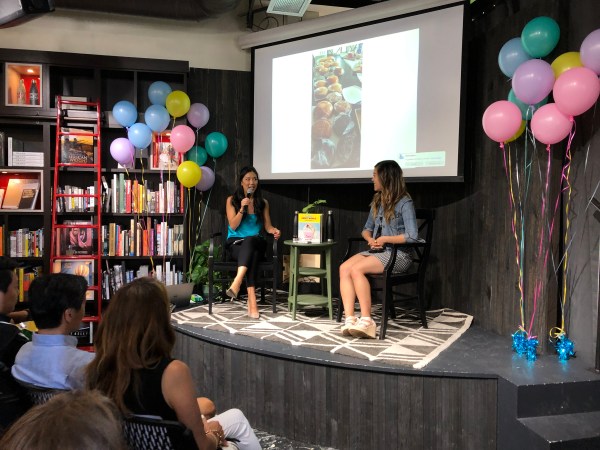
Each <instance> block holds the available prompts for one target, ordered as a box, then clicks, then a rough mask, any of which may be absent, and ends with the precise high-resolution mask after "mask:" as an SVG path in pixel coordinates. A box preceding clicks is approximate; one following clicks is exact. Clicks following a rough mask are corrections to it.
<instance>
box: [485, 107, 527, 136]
mask: <svg viewBox="0 0 600 450" xmlns="http://www.w3.org/2000/svg"><path fill="white" fill-rule="evenodd" d="M482 124H483V131H485V134H487V135H488V137H489V138H490V139H492V140H493V141H496V142H504V141H507V140H508V139H510V138H511V137H513V136H514V135H515V133H516V132H517V131H518V130H519V127H520V126H521V110H520V109H519V107H518V106H517V105H515V104H514V103H513V102H509V101H507V100H500V101H497V102H494V103H492V104H491V105H490V106H488V108H487V109H486V110H485V112H484V113H483V119H482Z"/></svg>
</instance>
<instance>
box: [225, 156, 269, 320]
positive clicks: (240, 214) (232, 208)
mask: <svg viewBox="0 0 600 450" xmlns="http://www.w3.org/2000/svg"><path fill="white" fill-rule="evenodd" d="M225 209H226V213H227V221H228V225H229V226H228V229H227V240H226V241H225V249H226V250H227V251H229V252H230V253H231V256H232V258H233V259H235V260H236V261H237V262H238V270H237V274H236V276H235V278H234V280H233V282H232V283H231V286H229V289H227V295H228V296H229V297H231V298H237V296H238V293H239V291H240V288H241V286H242V281H243V280H244V276H245V277H246V287H247V289H248V316H249V317H250V318H252V319H258V318H259V313H258V306H257V304H256V289H255V283H256V279H257V277H258V262H259V261H260V259H261V258H262V257H263V255H264V253H265V250H266V248H267V243H266V241H265V239H264V232H265V231H266V232H267V233H269V234H272V235H273V236H274V237H275V239H279V236H280V235H281V232H280V231H279V230H278V229H277V228H275V227H274V226H273V225H272V224H271V216H270V214H269V202H267V200H265V199H264V198H263V196H262V192H261V189H260V184H259V182H258V172H257V171H256V169H255V168H254V167H244V168H242V170H241V171H240V175H239V178H238V186H237V187H236V190H235V192H234V193H233V195H231V196H229V197H227V203H226V206H225Z"/></svg>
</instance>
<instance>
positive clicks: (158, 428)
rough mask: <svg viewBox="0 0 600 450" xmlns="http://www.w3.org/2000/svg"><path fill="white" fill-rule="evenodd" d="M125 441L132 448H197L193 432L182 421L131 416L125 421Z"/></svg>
mask: <svg viewBox="0 0 600 450" xmlns="http://www.w3.org/2000/svg"><path fill="white" fill-rule="evenodd" d="M123 433H124V435H125V442H126V443H127V445H128V446H129V448H130V449H131V450H148V449H161V450H163V449H164V450H197V449H198V447H197V446H196V442H195V440H194V437H193V435H192V432H191V431H190V430H189V429H188V428H186V427H185V426H184V425H183V424H182V423H181V422H177V421H173V420H162V419H158V418H151V417H142V416H130V417H127V418H125V420H124V421H123Z"/></svg>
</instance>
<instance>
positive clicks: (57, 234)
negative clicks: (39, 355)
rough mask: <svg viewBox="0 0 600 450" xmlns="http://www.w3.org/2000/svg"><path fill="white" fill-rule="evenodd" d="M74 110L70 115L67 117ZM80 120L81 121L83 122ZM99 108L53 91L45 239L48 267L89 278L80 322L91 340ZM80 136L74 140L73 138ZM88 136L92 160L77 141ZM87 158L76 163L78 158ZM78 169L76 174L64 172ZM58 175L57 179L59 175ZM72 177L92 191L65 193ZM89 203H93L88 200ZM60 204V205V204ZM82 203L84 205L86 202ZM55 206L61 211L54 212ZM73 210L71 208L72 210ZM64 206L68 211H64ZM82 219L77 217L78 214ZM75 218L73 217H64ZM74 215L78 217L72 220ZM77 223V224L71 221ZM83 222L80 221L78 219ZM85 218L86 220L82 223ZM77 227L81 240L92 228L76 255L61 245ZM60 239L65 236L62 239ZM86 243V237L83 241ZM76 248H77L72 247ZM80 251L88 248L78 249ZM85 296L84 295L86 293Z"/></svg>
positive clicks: (98, 313)
mask: <svg viewBox="0 0 600 450" xmlns="http://www.w3.org/2000/svg"><path fill="white" fill-rule="evenodd" d="M70 113H73V116H72V117H71V116H69V114H70ZM71 123H72V124H75V123H76V124H78V125H77V126H80V127H93V128H92V129H90V131H89V132H88V131H87V128H86V129H80V128H74V127H70V126H69V125H70V124H71ZM82 123H83V125H82ZM100 125H101V110H100V102H99V101H95V102H86V101H77V100H70V99H69V100H67V99H63V98H62V97H60V96H58V97H57V99H56V149H55V153H54V184H53V189H52V233H51V237H52V238H51V242H50V272H61V271H62V272H67V273H75V274H77V275H82V276H84V277H85V278H86V279H87V280H88V285H89V287H88V293H87V294H91V293H93V294H94V295H93V297H94V302H95V304H94V305H93V311H92V313H91V314H90V313H89V310H88V309H87V308H86V316H85V317H84V319H83V321H84V323H89V324H90V344H91V342H92V339H93V329H94V328H95V326H94V324H96V323H98V322H99V321H100V318H101V317H102V288H101V287H102V283H101V280H102V271H101V258H102V256H101V255H102V251H101V250H102V242H101V240H100V238H99V237H100V227H101V224H102V222H101V220H102V204H101V186H102V184H101V167H102V165H101V158H100V154H101V149H102V145H101V140H100ZM78 137H79V143H77V142H76V139H77V138H78ZM84 137H85V138H87V140H89V138H90V137H91V138H92V145H93V147H92V148H93V163H88V162H87V159H91V158H90V157H89V155H88V156H87V157H86V156H82V155H84V153H83V150H82V147H81V145H82V144H81V140H82V138H84ZM63 151H64V153H65V154H66V155H73V154H75V156H77V155H79V157H76V158H74V159H76V160H77V162H68V161H63V160H62V159H61V154H62V153H63ZM82 160H83V161H86V162H81V161H82ZM69 172H77V175H74V174H72V175H71V174H69V175H70V176H69V177H68V178H67V174H68V173H69ZM61 179H62V180H61ZM65 181H68V182H75V183H78V184H83V183H89V182H90V181H93V183H94V191H93V192H89V190H86V189H85V184H84V186H79V187H77V189H72V191H74V192H76V193H73V192H68V193H67V192H65V190H66V189H65V186H66V185H65V184H64V182H65ZM92 202H93V207H91V205H90V203H92ZM59 204H60V208H59ZM75 204H76V205H77V206H75V207H74V208H71V207H70V206H71V205H75ZM86 205H87V206H86ZM59 209H60V211H59ZM73 209H74V210H75V211H73ZM66 210H68V211H66ZM82 218H83V219H85V220H81V219H82ZM67 219H76V220H67ZM77 219H78V220H77ZM74 222H79V223H74ZM82 222H84V223H82ZM85 222H87V223H85ZM74 228H77V229H78V230H79V231H80V232H81V231H84V233H83V236H84V240H85V239H87V238H89V233H88V232H87V230H90V229H91V230H92V242H91V245H92V247H91V251H90V252H89V253H91V254H75V253H76V252H73V251H70V252H69V251H66V249H65V248H61V247H63V245H61V242H62V244H64V245H66V244H67V242H70V239H71V237H72V233H71V231H72V230H73V229H74ZM63 238H64V240H63ZM88 244H89V242H88ZM77 253H79V252H77ZM81 253H88V251H83V252H81ZM88 297H89V295H88Z"/></svg>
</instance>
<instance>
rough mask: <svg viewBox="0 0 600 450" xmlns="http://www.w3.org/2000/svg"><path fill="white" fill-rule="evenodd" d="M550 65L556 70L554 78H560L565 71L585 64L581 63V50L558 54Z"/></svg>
mask: <svg viewBox="0 0 600 450" xmlns="http://www.w3.org/2000/svg"><path fill="white" fill-rule="evenodd" d="M550 66H551V67H552V70H553V71H554V78H558V77H560V76H561V74H562V73H563V72H566V71H567V70H569V69H572V68H574V67H583V64H582V63H581V58H580V57H579V52H567V53H563V54H562V55H560V56H558V57H557V58H556V59H555V60H554V61H552V64H550Z"/></svg>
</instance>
